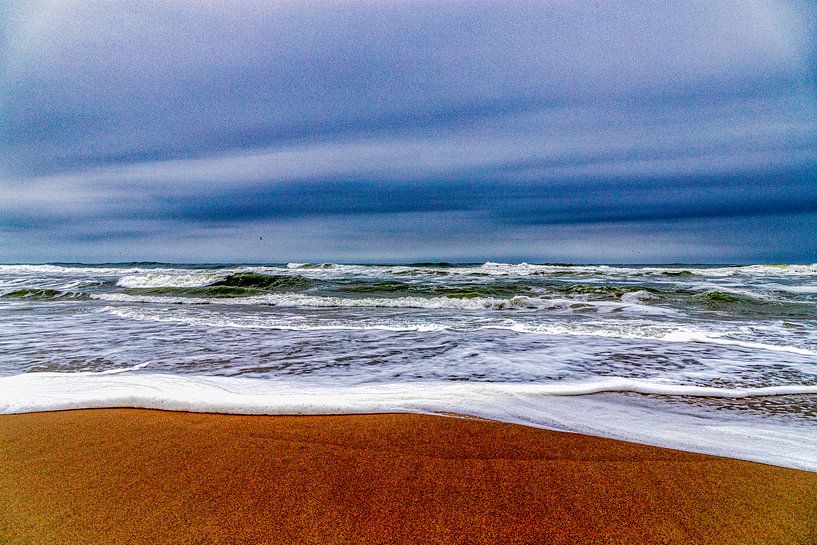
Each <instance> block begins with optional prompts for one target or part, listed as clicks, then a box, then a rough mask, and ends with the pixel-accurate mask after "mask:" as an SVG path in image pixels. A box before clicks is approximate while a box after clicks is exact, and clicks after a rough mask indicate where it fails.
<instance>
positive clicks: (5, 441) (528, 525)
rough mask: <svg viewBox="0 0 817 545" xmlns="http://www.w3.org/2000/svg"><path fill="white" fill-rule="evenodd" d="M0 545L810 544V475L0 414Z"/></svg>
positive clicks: (350, 419) (324, 433)
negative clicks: (297, 544) (401, 544)
mask: <svg viewBox="0 0 817 545" xmlns="http://www.w3.org/2000/svg"><path fill="white" fill-rule="evenodd" d="M0 543H2V544H3V545H12V544H14V545H16V544H36V545H47V544H56V543H59V544H88V545H92V544H102V543H105V544H111V543H116V544H126V543H130V544H151V545H155V544H162V543H173V544H176V543H186V544H218V543H224V544H226V543H230V544H232V543H236V544H238V543H248V544H249V543H252V544H261V543H264V544H278V543H281V544H284V543H286V544H290V543H327V544H332V543H406V544H409V543H411V544H424V543H446V544H448V543H486V544H487V543H565V544H567V543H570V544H580V543H606V544H612V543H616V544H618V543H621V544H641V543H656V544H657V543H679V544H680V543H683V544H689V543H695V544H707V543H712V544H718V545H723V544H730V543H734V544H751V543H763V544H771V543H775V544H776V543H780V544H783V543H798V544H813V543H817V474H815V473H808V472H802V471H795V470H790V469H782V468H778V467H772V466H767V465H762V464H755V463H750V462H742V461H736V460H731V459H725V458H717V457H712V456H704V455H697V454H690V453H685V452H679V451H673V450H667V449H660V448H655V447H648V446H643V445H637V444H633V443H626V442H622V441H613V440H607V439H599V438H594V437H587V436H583V435H577V434H567V433H559V432H550V431H543V430H537V429H533V428H527V427H523V426H515V425H510V424H501V423H495V422H485V421H480V420H466V419H459V418H446V417H432V416H417V415H364V416H320V417H262V416H259V417H254V416H250V417H248V416H226V415H211V414H189V413H171V412H162V411H147V410H133V409H105V410H86V411H66V412H58V413H38V414H23V415H7V416H0Z"/></svg>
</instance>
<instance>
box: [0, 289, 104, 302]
mask: <svg viewBox="0 0 817 545" xmlns="http://www.w3.org/2000/svg"><path fill="white" fill-rule="evenodd" d="M0 297H11V298H16V299H38V300H52V299H89V298H90V295H89V294H87V293H83V292H76V291H62V290H53V289H47V288H28V289H19V290H14V291H9V292H6V293H3V294H2V295H0Z"/></svg>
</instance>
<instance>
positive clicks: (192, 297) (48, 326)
mask: <svg viewBox="0 0 817 545" xmlns="http://www.w3.org/2000/svg"><path fill="white" fill-rule="evenodd" d="M89 407H146V408H161V409H170V410H189V411H212V412H229V413H240V414H337V413H368V412H417V413H432V414H433V413H445V414H459V415H463V416H477V417H483V418H490V419H495V420H501V421H507V422H515V423H522V424H526V425H530V426H537V427H543V428H550V429H558V430H566V431H576V432H582V433H589V434H593V435H599V436H605V437H613V438H620V439H627V440H634V441H639V442H643V443H648V444H654V445H659V446H667V447H674V448H681V449H685V450H691V451H697V452H706V453H713V454H720V455H726V456H732V457H736V458H741V459H747V460H755V461H761V462H767V463H773V464H777V465H783V466H787V467H795V468H802V469H807V470H811V471H817V265H751V266H687V265H683V266H682V265H671V266H654V265H651V266H635V265H633V266H612V265H610V266H606V265H593V266H590V265H548V264H545V265H536V264H526V263H522V264H504V263H481V264H447V263H418V264H409V265H344V264H306V263H289V264H266V265H239V264H237V265H209V264H199V265H175V264H161V263H125V264H105V265H83V264H48V265H0V413H17V412H31V411H44V410H58V409H71V408H89Z"/></svg>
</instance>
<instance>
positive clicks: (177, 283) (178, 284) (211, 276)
mask: <svg viewBox="0 0 817 545" xmlns="http://www.w3.org/2000/svg"><path fill="white" fill-rule="evenodd" d="M223 277H224V276H223V275H220V274H218V273H213V272H205V273H192V274H191V273H184V272H177V273H165V272H162V273H155V272H152V273H147V274H138V275H127V276H123V277H122V278H120V279H119V280H117V281H116V285H117V286H119V287H121V288H199V287H204V286H206V285H208V284H210V283H211V282H215V281H216V280H219V279H221V278H223Z"/></svg>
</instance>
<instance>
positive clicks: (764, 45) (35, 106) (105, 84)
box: [0, 1, 817, 261]
mask: <svg viewBox="0 0 817 545" xmlns="http://www.w3.org/2000/svg"><path fill="white" fill-rule="evenodd" d="M815 20H817V18H815V9H814V7H813V5H811V4H810V3H808V2H794V1H792V2H764V1H750V2H719V3H712V2H686V3H683V4H680V5H667V4H665V3H662V2H616V3H607V2H587V3H560V2H523V3H515V4H514V6H513V7H510V6H506V5H503V4H496V3H481V2H474V3H460V2H457V3H449V2H400V3H392V2H389V3H382V2H351V3H350V2H315V3H306V4H305V3H302V2H276V3H268V2H245V3H242V4H241V5H240V6H238V7H237V6H234V5H233V6H216V5H208V6H207V7H202V6H200V5H199V6H197V5H195V4H193V3H191V4H184V3H170V4H169V3H164V2H155V3H154V2H148V3H140V4H138V5H130V4H126V3H125V4H99V3H95V2H68V1H66V2H37V1H31V2H7V3H4V4H3V5H2V6H0V36H2V38H0V39H1V40H2V41H0V190H2V191H3V192H4V194H5V198H4V199H3V200H0V243H2V245H0V259H6V260H8V259H40V258H42V257H43V256H44V257H45V258H49V256H50V254H49V252H52V253H54V252H58V253H59V252H61V254H60V258H71V256H75V257H76V258H82V257H83V256H86V257H87V258H104V256H105V255H107V254H106V252H109V253H110V252H113V251H115V253H116V254H117V255H118V254H119V252H124V253H128V255H129V257H131V258H138V259H153V258H154V257H155V256H153V255H150V252H151V251H153V252H156V251H157V250H156V248H157V245H163V246H162V247H163V248H166V252H167V254H168V255H171V256H172V255H177V256H178V257H179V259H183V260H188V261H190V260H194V261H195V260H197V259H205V258H206V259H208V260H213V259H221V258H223V259H230V260H236V259H245V258H246V259H250V258H252V259H257V258H258V257H259V256H262V257H263V256H266V259H264V260H270V259H271V260H277V258H278V257H283V256H284V254H286V255H287V256H290V257H292V258H294V259H300V258H301V257H303V256H300V255H298V248H300V249H301V251H302V252H303V253H304V254H307V253H309V252H312V254H314V256H313V257H315V256H317V255H318V254H320V253H321V252H323V253H324V254H325V255H326V256H327V258H328V256H329V255H330V254H332V255H334V256H336V258H344V259H347V260H348V259H357V258H362V257H365V256H369V255H371V251H370V248H374V249H376V250H377V251H380V252H383V253H384V255H385V253H388V254H389V255H392V254H393V255H392V257H394V258H399V257H400V255H404V256H406V257H407V258H409V257H412V258H414V257H429V258H451V257H457V256H460V257H464V256H470V257H473V258H476V259H482V258H485V257H497V256H499V255H506V256H516V257H532V256H533V257H535V256H536V255H540V252H547V253H548V255H551V256H561V257H564V258H570V259H575V260H588V259H589V260H598V259H601V257H599V256H603V257H604V259H606V260H619V259H621V260H631V259H632V257H633V255H632V250H631V249H628V248H629V247H628V246H627V245H626V244H623V243H620V240H619V239H620V238H621V237H625V238H626V237H628V236H629V237H630V238H631V239H632V241H633V244H634V245H636V246H638V245H641V246H642V247H644V248H646V247H647V246H649V247H651V248H663V249H664V250H663V253H662V251H659V250H657V249H656V250H655V251H654V252H652V253H650V254H649V256H650V259H656V260H672V261H675V260H679V259H681V258H685V259H702V260H706V259H713V257H712V256H722V255H726V254H728V255H730V256H733V257H732V259H738V260H742V259H748V258H750V257H753V258H758V259H759V258H760V257H758V256H760V255H761V254H759V253H758V252H757V249H756V247H755V245H756V243H757V239H756V234H755V233H754V232H753V231H752V230H753V229H760V230H766V231H774V226H775V225H778V224H780V223H781V221H782V224H785V225H806V229H805V231H802V232H800V234H799V235H797V234H796V233H794V232H792V233H790V234H787V235H786V237H785V238H784V239H781V240H777V239H775V240H774V241H771V242H768V245H769V247H768V252H766V253H765V254H762V255H768V256H771V257H768V259H773V258H774V256H781V259H782V256H788V257H787V259H789V258H793V259H796V260H806V261H808V260H814V259H817V258H815V257H813V252H814V244H813V242H811V241H813V240H814V239H815V238H817V232H816V231H817V227H815V226H812V227H811V228H808V224H807V222H806V223H805V224H803V222H802V221H801V219H796V218H803V217H811V216H809V214H811V213H813V212H814V211H815V205H814V203H815V202H817V189H815V187H817V180H815V165H816V164H817V145H816V144H815V141H814V134H815V133H817V98H816V97H817V93H815V67H814V63H813V59H814V56H815ZM786 217H791V218H795V219H791V221H789V220H780V218H786ZM408 218H412V219H408ZM748 218H750V219H751V221H750V220H749V219H748ZM764 218H765V219H764ZM744 220H746V221H744ZM706 222H713V223H712V224H711V225H713V227H712V229H714V230H715V231H717V230H718V229H727V230H728V231H729V233H730V235H731V237H730V239H729V240H730V241H729V244H728V245H726V244H724V247H723V249H724V252H719V251H718V250H717V249H712V248H710V247H709V245H708V244H704V242H705V240H706V237H703V238H701V237H699V236H698V234H695V233H699V226H700V225H704V224H705V223H706ZM271 226H275V227H274V228H275V229H276V230H278V231H279V232H280V233H286V236H289V237H290V239H291V243H289V244H281V245H279V246H276V247H269V248H266V250H265V249H263V248H260V247H259V248H255V247H247V248H245V253H244V254H241V252H240V251H236V252H234V253H229V252H225V253H224V255H223V256H221V257H220V256H219V254H218V252H217V251H216V250H214V249H211V248H209V247H208V246H207V244H208V242H207V241H208V240H209V241H210V244H212V248H219V247H221V248H223V247H225V246H230V244H229V241H233V242H237V241H240V240H244V239H245V238H246V237H248V236H249V235H248V233H251V232H252V231H253V230H256V229H266V228H271ZM429 226H430V227H429ZM593 226H606V227H605V229H606V231H605V230H602V231H598V230H593V229H595V228H594V227H593ZM651 226H652V227H651ZM685 226H686V227H685ZM725 226H728V227H725ZM457 229H459V230H460V231H458V230H457ZM552 229H555V230H556V231H558V233H559V236H551V235H552V234H553V232H552V231H549V230H552ZM588 229H590V230H591V231H592V234H588V233H590V232H591V231H587V230H588ZM685 229H686V230H685ZM786 229H788V228H786ZM786 229H784V231H786ZM545 232H548V233H551V235H548V236H551V241H552V243H551V244H550V245H547V246H543V245H542V244H541V243H540V242H539V241H538V238H537V237H541V236H543V233H545ZM605 232H606V233H607V235H605V234H604V233H605ZM340 233H342V234H343V236H344V237H345V239H343V240H339V238H338V237H339V236H340V235H339V234H340ZM628 233H629V235H628ZM786 233H789V231H786ZM48 236H50V237H51V238H50V239H49V238H48ZM282 236H283V235H282ZM605 236H607V238H608V244H605V243H604V238H605ZM671 236H674V237H676V238H677V239H678V240H679V241H682V240H685V241H686V243H685V244H687V246H683V247H681V246H678V245H672V244H667V240H668V237H671ZM617 237H618V238H617ZM715 238H716V239H717V237H715ZM614 239H616V240H614ZM191 240H193V241H195V244H192V243H191V242H190V241H191ZM484 240H493V242H492V244H493V245H494V246H491V247H482V245H481V244H480V242H481V241H484ZM582 241H584V242H582ZM659 241H660V242H661V243H660V244H659V243H658V242H659ZM614 242H615V243H614ZM60 243H62V246H60ZM695 244H698V254H696V253H695V249H694V248H695ZM469 245H470V247H473V248H474V250H469V249H468V247H469ZM560 245H566V246H564V247H563V246H560ZM415 246H416V247H415ZM568 246H569V248H568ZM398 250H399V251H398ZM568 250H569V251H568ZM726 250H728V252H727V251H726ZM163 251H165V250H163ZM265 251H266V252H272V253H275V252H278V254H280V256H279V255H278V254H275V255H272V254H270V255H267V254H263V252H265ZM372 251H373V250H372ZM616 251H618V252H621V255H620V256H619V257H617V255H616V253H615V252H616ZM145 252H147V254H146V253H145ZM174 252H175V254H174ZM395 252H396V253H395ZM4 254H6V255H5V256H4ZM182 254H184V255H183V256H182ZM205 254H206V255H205ZM262 254H263V255H262ZM312 254H310V255H312ZM483 254H484V255H483ZM696 255H698V256H699V257H698V258H696V257H695V256H696ZM199 256H200V257H199ZM571 256H572V257H571ZM792 256H793V257H792ZM52 257H53V258H57V256H56V255H54V256H52ZM542 257H545V258H546V257H547V256H542ZM317 258H318V259H320V257H319V256H318V257H317ZM764 259H767V258H764Z"/></svg>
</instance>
